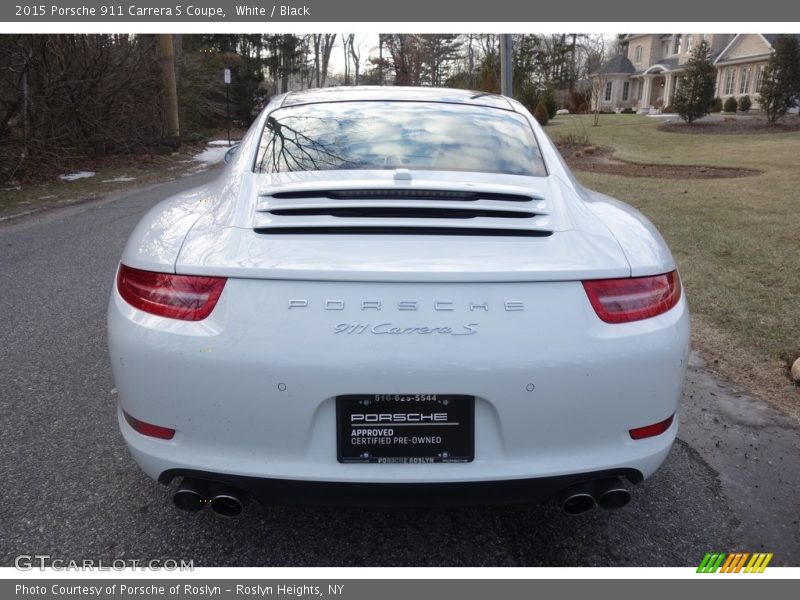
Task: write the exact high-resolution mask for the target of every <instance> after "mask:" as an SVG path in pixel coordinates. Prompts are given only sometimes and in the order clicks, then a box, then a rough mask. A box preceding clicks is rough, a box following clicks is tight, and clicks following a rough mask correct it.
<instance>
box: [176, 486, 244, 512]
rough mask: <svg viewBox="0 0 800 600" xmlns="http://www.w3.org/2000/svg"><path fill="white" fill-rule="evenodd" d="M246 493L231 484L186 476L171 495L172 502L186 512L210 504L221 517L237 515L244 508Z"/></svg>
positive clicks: (197, 509) (200, 508)
mask: <svg viewBox="0 0 800 600" xmlns="http://www.w3.org/2000/svg"><path fill="white" fill-rule="evenodd" d="M247 499H248V495H247V493H246V492H244V491H243V490H240V489H239V488H237V487H234V486H232V485H227V484H224V483H217V482H214V481H208V480H205V479H194V478H191V477H186V478H184V479H183V481H181V483H180V485H179V486H178V489H177V490H175V493H174V494H173V495H172V502H173V503H174V504H175V506H177V507H178V508H180V509H181V510H185V511H188V512H197V511H200V510H202V509H203V508H205V507H206V506H211V509H212V510H213V511H214V512H215V513H217V514H218V515H222V516H223V517H238V516H239V515H240V514H242V510H244V505H245V504H246V503H247Z"/></svg>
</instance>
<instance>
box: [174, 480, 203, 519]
mask: <svg viewBox="0 0 800 600" xmlns="http://www.w3.org/2000/svg"><path fill="white" fill-rule="evenodd" d="M172 502H173V503H174V504H175V506H177V507H178V508H180V509H181V510H185V511H188V512H197V511H199V510H202V509H203V507H205V505H206V504H208V484H207V482H205V481H202V480H200V479H189V478H184V480H183V481H181V484H180V485H179V486H178V489H177V490H175V493H174V494H173V495H172Z"/></svg>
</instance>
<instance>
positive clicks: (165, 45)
mask: <svg viewBox="0 0 800 600" xmlns="http://www.w3.org/2000/svg"><path fill="white" fill-rule="evenodd" d="M158 45H159V48H160V50H161V79H162V82H163V84H164V108H165V111H164V112H165V116H166V122H165V125H166V128H167V137H169V138H177V137H178V136H179V135H180V133H181V130H180V124H179V122H178V89H177V84H176V82H175V50H174V47H173V45H172V34H159V36H158Z"/></svg>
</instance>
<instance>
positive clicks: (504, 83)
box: [500, 33, 514, 97]
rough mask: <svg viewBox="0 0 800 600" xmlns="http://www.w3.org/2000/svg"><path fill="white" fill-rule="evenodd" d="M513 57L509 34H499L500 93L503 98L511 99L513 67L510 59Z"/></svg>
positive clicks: (512, 92)
mask: <svg viewBox="0 0 800 600" xmlns="http://www.w3.org/2000/svg"><path fill="white" fill-rule="evenodd" d="M512 56H513V47H512V43H511V34H510V33H501V34H500V93H501V94H503V96H508V97H513V95H514V90H513V89H512V81H513V75H514V71H513V67H512V65H511V58H512Z"/></svg>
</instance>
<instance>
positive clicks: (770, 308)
mask: <svg viewBox="0 0 800 600" xmlns="http://www.w3.org/2000/svg"><path fill="white" fill-rule="evenodd" d="M591 123H592V117H591V116H580V115H571V116H567V117H558V118H557V119H556V120H555V121H554V122H553V126H548V127H547V128H546V131H547V133H548V134H549V135H550V136H551V137H552V138H553V140H554V141H557V140H558V139H559V138H560V137H562V136H565V135H567V134H570V133H572V134H584V133H585V134H587V135H588V136H589V140H590V142H591V143H592V144H597V145H603V146H611V147H613V148H614V149H615V153H614V157H615V158H619V159H622V160H626V161H632V162H639V163H662V164H679V165H680V164H683V165H707V166H719V167H739V168H749V169H758V170H760V171H763V174H762V175H760V176H757V177H742V178H731V179H692V180H689V179H649V178H631V177H622V176H618V175H608V174H600V173H591V172H584V171H575V175H576V176H577V177H578V179H580V180H581V182H582V183H583V184H584V185H586V186H587V187H589V188H592V189H596V190H598V191H601V192H604V193H607V194H609V195H612V196H615V197H617V198H619V199H621V200H623V201H625V202H628V203H630V204H632V205H633V206H635V207H636V208H638V209H639V210H641V211H642V212H643V213H644V214H645V215H647V216H648V217H649V218H650V219H651V220H652V221H653V222H654V223H655V225H656V226H657V227H658V228H659V230H660V231H661V233H662V234H663V235H664V237H665V238H666V240H667V243H669V245H670V248H671V249H672V252H673V254H674V256H675V258H676V260H677V261H678V264H679V267H680V272H681V277H682V279H683V283H684V285H685V288H686V293H687V297H688V300H689V304H690V308H691V311H692V324H693V337H694V344H695V346H696V347H698V348H699V349H700V350H701V351H702V352H703V354H704V357H705V358H706V359H707V361H709V363H710V365H711V366H712V367H713V368H715V369H716V370H719V371H720V372H722V373H723V374H724V375H725V376H727V377H728V378H729V379H730V380H732V381H733V382H735V383H739V384H743V385H745V386H747V387H749V388H750V390H751V391H752V392H754V393H755V394H757V395H760V396H762V397H764V398H765V399H768V400H772V401H773V402H774V403H776V404H778V405H780V406H782V407H784V408H786V409H788V411H789V412H791V413H793V414H795V415H800V390H799V389H798V388H796V387H795V386H794V385H793V384H792V383H791V382H790V380H789V377H788V365H789V364H790V361H793V360H794V359H795V358H797V356H798V355H800V277H799V276H798V275H799V274H800V133H774V134H741V135H730V134H729V135H714V134H704V135H693V134H685V133H666V132H662V131H659V130H658V129H657V127H658V125H659V124H660V123H661V119H657V118H647V117H643V116H637V115H601V116H600V125H599V126H598V127H592V126H591Z"/></svg>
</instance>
